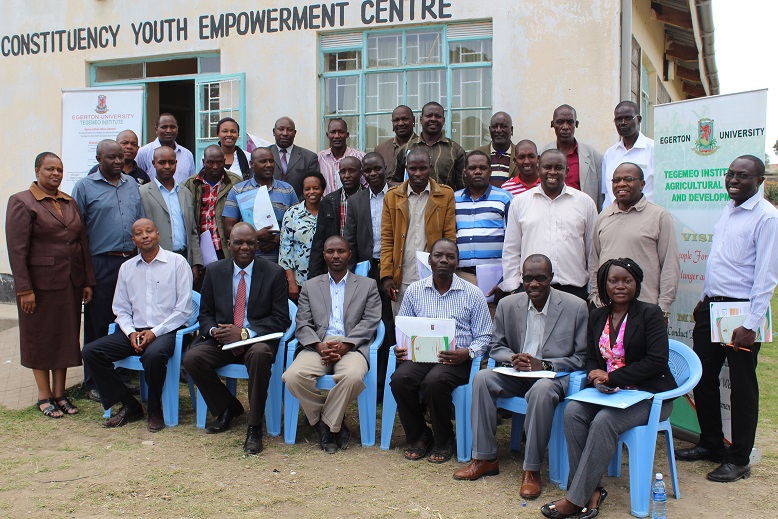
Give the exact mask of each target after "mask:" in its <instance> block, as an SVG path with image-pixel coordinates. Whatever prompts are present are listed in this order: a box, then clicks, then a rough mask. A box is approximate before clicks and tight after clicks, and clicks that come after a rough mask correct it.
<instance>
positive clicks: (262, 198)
mask: <svg viewBox="0 0 778 519" xmlns="http://www.w3.org/2000/svg"><path fill="white" fill-rule="evenodd" d="M268 225H269V226H271V227H270V230H271V231H280V230H281V228H280V227H278V220H277V219H276V213H275V211H274V210H273V203H272V202H271V201H270V193H268V190H267V186H259V189H257V196H256V197H255V198H254V228H256V229H262V228H263V227H267V226H268Z"/></svg>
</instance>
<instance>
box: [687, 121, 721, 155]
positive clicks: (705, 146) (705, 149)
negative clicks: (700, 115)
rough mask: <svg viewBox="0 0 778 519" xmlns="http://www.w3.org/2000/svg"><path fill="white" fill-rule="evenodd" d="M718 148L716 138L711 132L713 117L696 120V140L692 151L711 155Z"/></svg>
mask: <svg viewBox="0 0 778 519" xmlns="http://www.w3.org/2000/svg"><path fill="white" fill-rule="evenodd" d="M717 149H719V147H718V146H716V138H715V137H714V132H713V119H700V120H699V121H697V142H695V143H694V148H692V151H694V153H696V154H697V155H712V154H713V153H716V150H717Z"/></svg>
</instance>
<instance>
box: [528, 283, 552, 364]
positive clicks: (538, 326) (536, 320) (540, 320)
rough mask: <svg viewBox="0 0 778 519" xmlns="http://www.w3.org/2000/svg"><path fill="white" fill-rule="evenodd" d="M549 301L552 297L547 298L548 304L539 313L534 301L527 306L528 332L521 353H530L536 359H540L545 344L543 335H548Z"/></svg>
mask: <svg viewBox="0 0 778 519" xmlns="http://www.w3.org/2000/svg"><path fill="white" fill-rule="evenodd" d="M549 299H551V297H550V295H549V297H547V298H546V304H544V305H543V309H542V310H541V311H540V312H538V310H537V308H535V305H533V304H532V301H529V305H528V306H527V331H526V335H525V337H524V345H523V346H522V348H521V352H522V353H528V354H529V355H530V356H531V357H534V358H538V352H539V351H540V346H541V343H542V342H543V335H544V334H545V333H546V317H548V300H549Z"/></svg>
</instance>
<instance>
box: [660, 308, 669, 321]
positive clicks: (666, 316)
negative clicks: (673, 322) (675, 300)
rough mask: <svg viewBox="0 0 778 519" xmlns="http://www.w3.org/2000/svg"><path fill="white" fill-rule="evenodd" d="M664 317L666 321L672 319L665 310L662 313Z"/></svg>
mask: <svg viewBox="0 0 778 519" xmlns="http://www.w3.org/2000/svg"><path fill="white" fill-rule="evenodd" d="M662 315H664V316H665V319H668V320H669V319H670V312H665V311H664V310H663V311H662Z"/></svg>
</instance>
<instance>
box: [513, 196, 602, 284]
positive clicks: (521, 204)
mask: <svg viewBox="0 0 778 519" xmlns="http://www.w3.org/2000/svg"><path fill="white" fill-rule="evenodd" d="M596 219H597V208H596V207H595V206H594V202H593V201H592V199H591V198H589V196H588V195H586V194H585V193H582V192H581V191H578V190H577V189H572V188H570V187H567V186H564V187H563V188H562V192H561V193H560V194H559V195H558V196H557V197H556V198H554V199H553V200H552V199H551V198H549V197H548V195H546V193H545V192H544V191H543V187H542V186H538V187H534V188H532V189H531V190H529V191H527V194H526V195H524V196H520V197H519V198H516V199H514V200H513V203H511V208H510V210H509V211H508V229H507V230H506V232H505V245H504V246H503V250H502V272H503V280H504V281H503V284H502V289H503V290H504V291H506V292H510V291H512V290H515V289H516V288H518V287H519V285H520V284H521V266H522V265H523V263H524V258H526V257H528V256H530V255H532V254H545V255H546V256H548V258H549V259H550V260H551V265H552V267H553V269H554V282H555V283H559V284H560V285H569V286H574V287H583V286H586V283H587V282H588V281H589V263H588V259H589V254H590V253H591V250H592V235H593V233H594V224H595V221H596Z"/></svg>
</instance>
